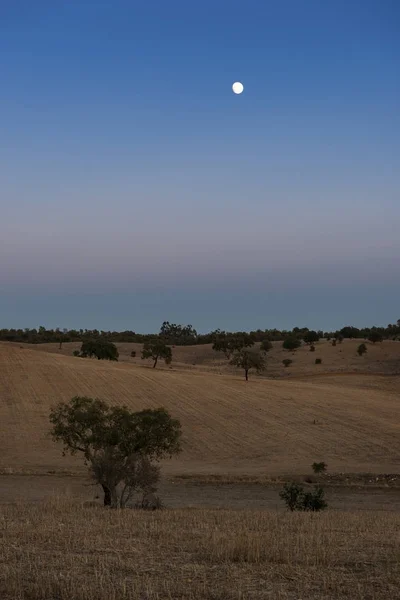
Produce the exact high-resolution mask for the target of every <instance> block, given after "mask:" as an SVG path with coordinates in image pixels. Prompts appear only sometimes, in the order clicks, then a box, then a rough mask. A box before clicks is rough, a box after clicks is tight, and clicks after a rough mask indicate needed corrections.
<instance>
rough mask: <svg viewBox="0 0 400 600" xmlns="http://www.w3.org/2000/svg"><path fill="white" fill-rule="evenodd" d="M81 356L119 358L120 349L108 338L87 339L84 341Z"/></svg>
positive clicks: (100, 358)
mask: <svg viewBox="0 0 400 600" xmlns="http://www.w3.org/2000/svg"><path fill="white" fill-rule="evenodd" d="M79 356H81V357H82V358H87V357H89V358H93V357H95V358H97V359H98V360H118V356H119V353H118V349H117V347H116V345H115V344H113V343H112V342H109V341H107V340H101V339H98V340H86V341H84V342H83V343H82V346H81V351H80V354H79Z"/></svg>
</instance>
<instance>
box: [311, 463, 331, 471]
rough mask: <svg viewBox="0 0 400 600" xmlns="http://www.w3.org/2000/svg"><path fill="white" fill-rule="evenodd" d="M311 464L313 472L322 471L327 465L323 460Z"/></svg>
mask: <svg viewBox="0 0 400 600" xmlns="http://www.w3.org/2000/svg"><path fill="white" fill-rule="evenodd" d="M311 466H312V470H313V471H314V473H323V472H324V471H326V468H327V466H328V465H327V464H326V463H324V462H314V463H313V464H312V465H311Z"/></svg>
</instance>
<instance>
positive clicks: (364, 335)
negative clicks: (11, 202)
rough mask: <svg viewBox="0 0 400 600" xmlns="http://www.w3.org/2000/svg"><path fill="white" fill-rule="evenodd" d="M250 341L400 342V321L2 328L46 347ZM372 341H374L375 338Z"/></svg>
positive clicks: (1, 332)
mask: <svg viewBox="0 0 400 600" xmlns="http://www.w3.org/2000/svg"><path fill="white" fill-rule="evenodd" d="M247 336H250V339H251V340H252V341H253V342H254V343H258V342H263V341H264V340H266V339H267V340H269V341H270V342H278V341H285V340H290V342H289V344H292V345H294V344H295V342H294V340H303V341H304V342H305V343H306V344H311V343H313V342H316V341H318V339H321V338H326V339H328V340H330V339H333V340H339V341H340V340H343V338H359V339H369V340H371V341H372V340H373V339H375V341H381V340H382V339H400V319H399V320H398V321H397V322H396V323H395V324H389V325H387V326H386V327H364V328H362V329H358V328H357V327H353V326H350V325H347V326H346V327H342V329H340V330H337V331H330V332H329V331H321V330H319V331H313V330H310V329H308V328H307V327H294V328H293V329H292V330H286V329H284V330H279V329H264V330H262V329H257V330H256V331H250V332H243V331H236V332H227V331H221V330H220V329H216V330H215V331H211V332H210V333H206V334H199V333H197V331H196V330H195V329H194V328H193V327H192V325H177V324H175V323H170V322H169V321H164V323H163V324H162V326H161V329H160V331H159V333H158V334H154V333H153V334H140V333H135V332H134V331H130V330H126V331H103V330H98V329H60V328H56V329H46V328H45V327H43V326H41V327H39V328H38V329H36V328H34V329H29V328H25V329H0V341H7V342H25V343H29V344H44V343H48V342H53V343H58V344H60V348H61V346H62V344H63V343H64V342H85V341H88V340H105V341H109V342H114V343H117V342H124V343H129V342H135V343H139V344H145V343H150V342H153V341H154V338H159V339H160V340H161V341H162V342H163V343H164V344H168V345H172V346H193V345H200V344H214V343H215V342H216V340H219V339H224V340H227V339H230V340H232V348H231V349H232V350H233V351H235V350H236V348H235V347H234V346H235V341H236V340H238V339H240V338H246V339H247ZM371 338H372V339H371Z"/></svg>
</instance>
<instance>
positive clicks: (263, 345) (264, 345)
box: [260, 339, 272, 353]
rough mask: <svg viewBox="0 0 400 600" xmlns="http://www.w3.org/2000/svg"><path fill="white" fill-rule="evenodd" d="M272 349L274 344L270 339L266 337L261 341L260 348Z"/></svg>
mask: <svg viewBox="0 0 400 600" xmlns="http://www.w3.org/2000/svg"><path fill="white" fill-rule="evenodd" d="M271 349H272V344H271V342H270V341H269V340H268V339H265V340H263V341H262V342H261V344H260V350H261V352H265V353H267V352H269V351H270V350H271Z"/></svg>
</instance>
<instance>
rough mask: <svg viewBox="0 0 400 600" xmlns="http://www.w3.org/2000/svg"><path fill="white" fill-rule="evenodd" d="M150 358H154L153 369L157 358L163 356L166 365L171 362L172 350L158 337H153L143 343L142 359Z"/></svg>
mask: <svg viewBox="0 0 400 600" xmlns="http://www.w3.org/2000/svg"><path fill="white" fill-rule="evenodd" d="M145 358H152V359H153V360H154V364H153V369H155V368H156V365H157V362H158V359H159V358H163V359H164V361H165V364H166V365H169V364H171V361H172V350H171V348H170V347H169V346H167V345H166V344H164V342H163V341H162V340H160V339H159V338H154V340H150V341H149V342H146V343H145V344H144V345H143V350H142V359H145Z"/></svg>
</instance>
